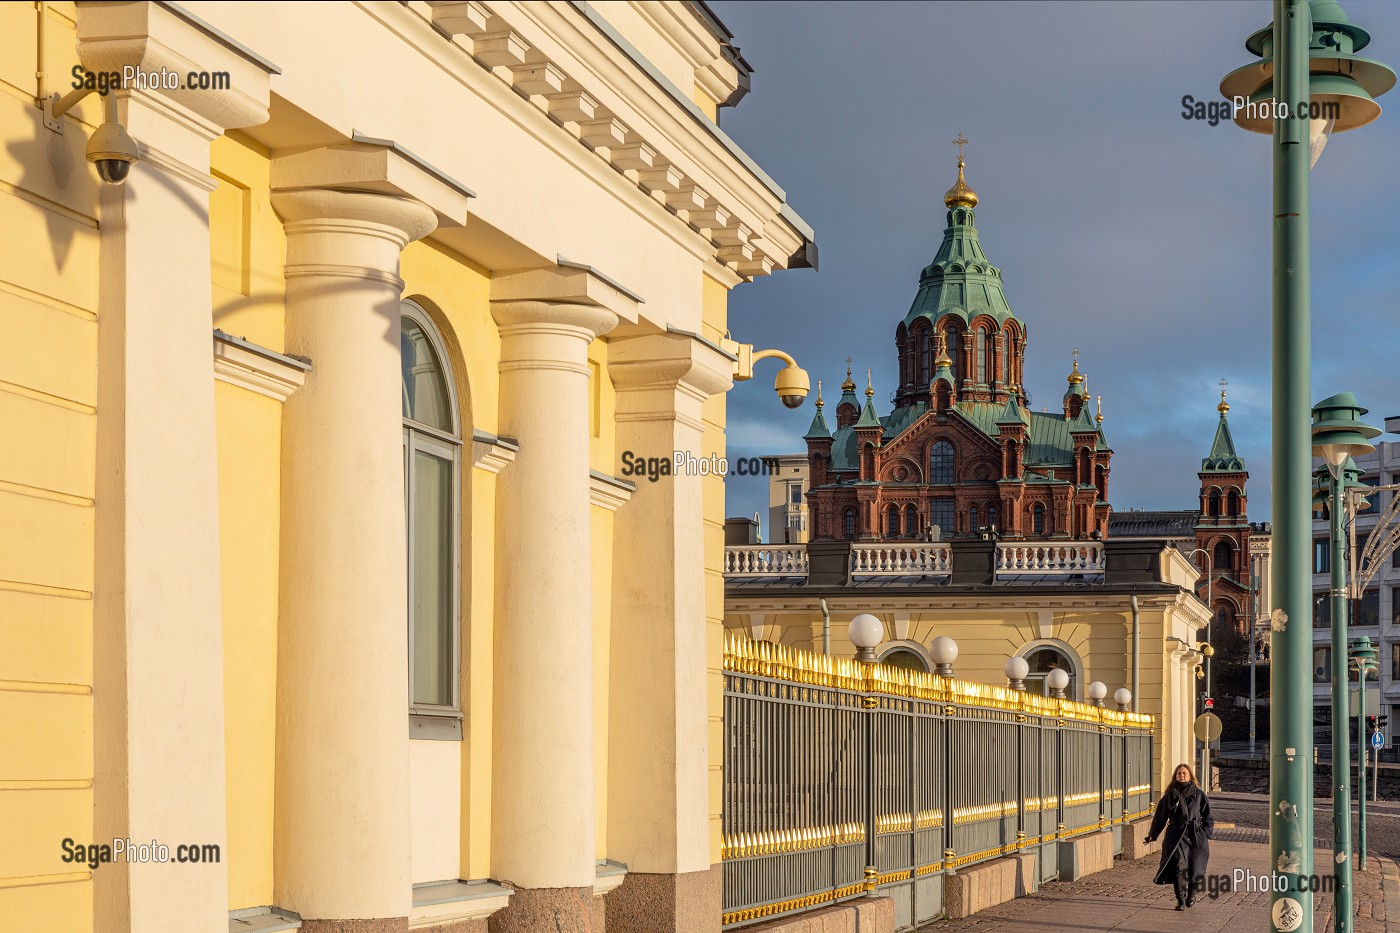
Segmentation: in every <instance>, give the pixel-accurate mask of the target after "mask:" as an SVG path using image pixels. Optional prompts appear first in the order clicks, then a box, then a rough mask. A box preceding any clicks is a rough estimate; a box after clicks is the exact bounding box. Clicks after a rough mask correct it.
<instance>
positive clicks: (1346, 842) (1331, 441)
mask: <svg viewBox="0 0 1400 933" xmlns="http://www.w3.org/2000/svg"><path fill="white" fill-rule="evenodd" d="M1364 414H1366V409H1364V408H1362V407H1361V403H1359V402H1358V401H1357V400H1356V396H1354V395H1352V394H1351V393H1350V392H1343V393H1341V394H1340V395H1334V396H1332V397H1331V398H1326V399H1323V400H1322V401H1320V402H1318V403H1317V405H1315V406H1314V407H1313V410H1312V419H1313V424H1312V432H1313V434H1312V442H1313V453H1314V454H1316V455H1317V456H1319V457H1321V458H1322V460H1323V462H1324V463H1325V464H1326V465H1327V472H1328V474H1329V475H1330V477H1331V481H1332V484H1331V485H1332V494H1331V496H1330V499H1329V503H1328V504H1329V512H1330V519H1331V521H1330V527H1331V532H1332V533H1331V546H1332V547H1331V550H1332V561H1331V563H1332V591H1331V597H1332V823H1333V830H1332V832H1333V836H1332V850H1333V853H1334V855H1335V856H1336V877H1337V894H1336V898H1337V899H1336V905H1337V907H1336V916H1337V927H1336V929H1337V933H1350V931H1351V929H1352V918H1353V916H1354V907H1353V903H1354V901H1353V898H1352V893H1353V892H1352V885H1351V876H1352V871H1351V864H1352V859H1351V851H1352V849H1351V742H1350V741H1349V734H1348V731H1349V730H1348V726H1349V724H1350V720H1351V717H1350V713H1349V710H1348V709H1347V706H1348V703H1347V680H1348V678H1347V596H1348V591H1347V577H1346V528H1345V522H1346V512H1347V509H1346V499H1345V498H1344V496H1346V495H1349V492H1348V491H1347V489H1346V481H1347V479H1348V477H1347V474H1346V466H1347V464H1348V463H1349V462H1350V461H1351V458H1352V457H1355V456H1358V455H1360V454H1365V453H1370V452H1371V451H1372V450H1375V445H1374V444H1372V443H1371V438H1373V437H1375V436H1377V435H1378V434H1380V433H1381V432H1380V429H1379V428H1373V427H1371V426H1370V425H1368V424H1366V423H1365V422H1363V421H1362V420H1361V416H1362V415H1364ZM1354 468H1355V465H1354V464H1353V469H1354ZM1353 482H1355V480H1354V479H1353ZM1362 731H1363V732H1364V731H1365V730H1362Z"/></svg>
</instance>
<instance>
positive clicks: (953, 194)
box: [943, 158, 977, 210]
mask: <svg viewBox="0 0 1400 933" xmlns="http://www.w3.org/2000/svg"><path fill="white" fill-rule="evenodd" d="M963 164H964V163H963V160H962V159H961V158H960V159H958V180H957V183H956V184H954V185H953V187H951V188H949V189H948V193H947V194H945V195H943V203H944V204H946V205H948V208H949V209H950V210H951V209H952V208H955V207H976V206H977V192H976V191H973V190H972V189H971V188H969V187H968V186H967V180H966V179H965V178H963Z"/></svg>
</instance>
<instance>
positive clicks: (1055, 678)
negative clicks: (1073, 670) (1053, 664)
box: [1045, 667, 1069, 690]
mask: <svg viewBox="0 0 1400 933" xmlns="http://www.w3.org/2000/svg"><path fill="white" fill-rule="evenodd" d="M1045 682H1046V683H1047V684H1049V685H1050V689H1051V690H1063V689H1065V688H1066V687H1068V686H1069V675H1068V674H1066V673H1065V672H1064V670H1063V669H1062V668H1058V667H1057V668H1055V669H1054V670H1053V671H1051V672H1050V673H1049V675H1048V676H1047V677H1046V678H1045Z"/></svg>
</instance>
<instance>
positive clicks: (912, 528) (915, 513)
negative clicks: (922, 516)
mask: <svg viewBox="0 0 1400 933" xmlns="http://www.w3.org/2000/svg"><path fill="white" fill-rule="evenodd" d="M918 533H919V510H918V509H916V508H914V506H912V505H906V506H905V507H904V536H905V537H907V538H912V537H914V536H915V535H917V534H918Z"/></svg>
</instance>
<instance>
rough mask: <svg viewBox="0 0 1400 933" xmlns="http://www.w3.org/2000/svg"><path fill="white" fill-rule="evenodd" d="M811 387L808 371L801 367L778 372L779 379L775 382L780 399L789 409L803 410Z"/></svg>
mask: <svg viewBox="0 0 1400 933" xmlns="http://www.w3.org/2000/svg"><path fill="white" fill-rule="evenodd" d="M810 385H811V383H810V382H809V381H808V379H807V372H806V370H804V369H802V368H801V367H800V366H784V367H783V368H782V369H780V370H779V371H778V378H777V379H775V380H774V381H773V388H774V390H775V391H777V393H778V398H779V399H781V400H782V403H783V405H784V406H786V407H787V408H801V407H802V402H803V401H804V400H805V399H806V398H807V389H808V388H809V386H810Z"/></svg>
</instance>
